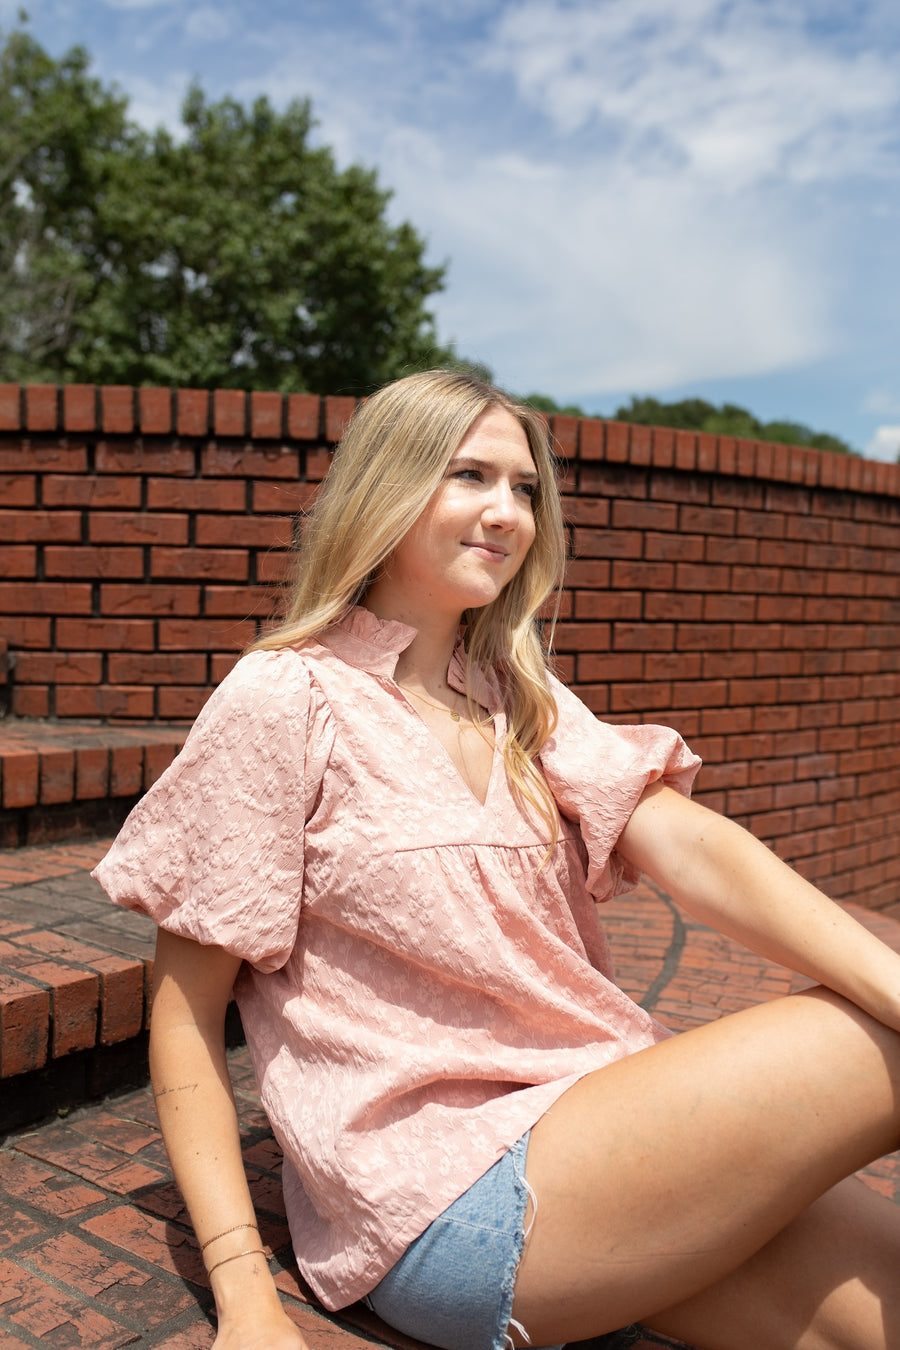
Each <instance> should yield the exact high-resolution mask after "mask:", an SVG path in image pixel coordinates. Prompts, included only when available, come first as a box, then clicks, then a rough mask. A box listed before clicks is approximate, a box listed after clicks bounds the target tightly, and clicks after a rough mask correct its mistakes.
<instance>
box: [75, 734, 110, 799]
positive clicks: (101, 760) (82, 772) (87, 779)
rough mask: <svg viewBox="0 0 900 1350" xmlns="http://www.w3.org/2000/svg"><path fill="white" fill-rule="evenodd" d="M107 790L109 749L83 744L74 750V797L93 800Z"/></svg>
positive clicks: (104, 794)
mask: <svg viewBox="0 0 900 1350" xmlns="http://www.w3.org/2000/svg"><path fill="white" fill-rule="evenodd" d="M108 790H109V751H108V750H107V749H106V747H105V746H100V745H83V746H78V748H77V749H76V751H75V799H76V801H95V800H96V799H97V798H98V797H105V796H106V794H107V792H108Z"/></svg>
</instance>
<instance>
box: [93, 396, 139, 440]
mask: <svg viewBox="0 0 900 1350" xmlns="http://www.w3.org/2000/svg"><path fill="white" fill-rule="evenodd" d="M100 425H101V429H102V430H103V431H104V432H107V433H110V434H113V435H124V436H128V435H130V434H131V432H133V431H134V390H133V389H132V388H131V387H130V386H129V385H122V384H106V385H104V386H103V387H102V388H101V390H100Z"/></svg>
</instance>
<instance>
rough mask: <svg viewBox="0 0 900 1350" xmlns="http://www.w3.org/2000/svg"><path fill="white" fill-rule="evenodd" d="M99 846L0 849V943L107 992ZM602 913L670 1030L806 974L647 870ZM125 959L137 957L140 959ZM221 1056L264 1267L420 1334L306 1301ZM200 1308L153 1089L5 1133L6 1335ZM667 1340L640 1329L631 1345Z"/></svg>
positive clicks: (185, 1320)
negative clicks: (700, 917) (60, 963)
mask: <svg viewBox="0 0 900 1350" xmlns="http://www.w3.org/2000/svg"><path fill="white" fill-rule="evenodd" d="M106 844H107V841H106V840H93V841H91V842H90V843H86V842H85V843H73V844H69V845H58V846H55V847H48V848H35V849H25V850H21V851H20V852H18V853H14V854H8V855H5V856H4V855H2V854H0V889H2V892H3V901H4V918H3V919H2V920H0V943H4V944H9V945H11V946H13V947H14V949H15V950H17V951H26V952H30V954H31V955H32V956H34V957H35V958H38V959H46V958H51V957H52V958H54V959H55V958H56V957H57V956H59V955H61V954H62V953H65V960H66V961H67V962H68V963H69V966H70V968H71V967H74V966H76V965H81V966H84V967H85V968H86V969H88V970H92V971H95V972H96V974H97V977H98V979H99V980H100V989H101V996H102V995H103V993H104V990H106V991H107V992H108V994H109V996H110V997H112V993H111V987H110V986H108V985H104V984H103V976H104V975H106V974H108V972H109V971H111V970H112V971H115V972H118V971H119V969H120V966H119V965H117V964H116V961H115V958H113V957H112V955H111V954H109V955H108V956H107V957H106V958H104V956H103V951H104V950H106V951H107V952H108V953H109V948H108V947H107V946H105V944H99V943H97V944H94V945H90V944H88V943H86V942H84V941H81V940H79V941H73V940H72V938H71V937H70V933H71V932H72V931H73V930H74V929H76V928H78V927H79V926H81V925H84V924H85V923H92V924H93V925H94V927H95V929H96V930H97V931H105V932H106V933H107V934H109V935H111V940H112V941H113V942H116V943H119V945H120V946H121V945H123V942H124V944H125V945H127V941H128V939H127V938H125V939H123V936H122V934H121V933H119V932H118V931H117V930H116V928H115V922H114V921H115V920H116V919H118V918H119V917H122V916H120V914H119V912H118V911H115V910H113V908H112V907H111V906H110V905H109V904H108V903H107V902H106V901H105V899H104V898H103V897H102V896H101V895H100V894H99V893H98V888H96V887H95V884H94V883H93V882H92V881H91V880H90V878H89V877H88V876H87V873H86V871H85V870H84V869H86V868H88V867H90V866H91V865H92V864H93V863H94V862H95V861H96V859H97V858H98V857H99V856H100V854H102V852H103V851H104V850H105V848H106ZM853 912H854V913H855V914H856V916H857V917H858V918H859V919H861V921H862V922H864V923H866V924H867V925H868V926H869V927H870V928H871V929H872V930H873V931H874V932H876V933H877V934H878V935H879V936H880V937H881V938H883V939H884V940H886V941H888V942H889V943H890V944H891V945H892V946H894V947H895V949H898V950H900V924H898V923H897V922H896V921H895V920H894V919H892V918H890V917H888V916H887V915H884V914H874V913H872V912H871V911H868V910H866V909H863V908H860V907H855V908H854V910H853ZM124 917H126V918H129V919H133V918H135V916H131V915H126V916H124ZM602 918H603V921H604V923H605V926H606V928H607V931H608V932H609V935H610V939H611V943H612V947H613V951H614V954H615V957H616V965H617V970H618V976H619V979H620V980H621V982H622V984H623V986H624V987H625V988H626V989H628V991H629V992H630V993H632V995H633V996H634V997H636V998H639V999H640V1000H641V1001H642V1002H643V1003H644V1004H645V1006H648V1007H651V1008H652V1009H653V1011H654V1012H655V1013H656V1014H657V1015H658V1016H661V1017H662V1018H663V1020H665V1021H667V1022H668V1023H669V1024H670V1025H671V1026H673V1028H675V1029H683V1028H686V1027H689V1026H692V1025H696V1024H697V1023H699V1022H704V1021H707V1020H709V1019H710V1018H712V1017H717V1016H720V1015H721V1014H722V1013H724V1012H727V1011H730V1010H732V1009H735V1008H739V1007H744V1006H747V1005H748V1004H750V1003H754V1002H757V1001H758V1000H759V999H760V998H770V997H776V996H779V995H781V994H784V993H787V992H789V991H790V990H791V989H792V988H797V987H799V986H800V984H801V983H802V981H799V980H797V979H796V978H794V977H792V976H790V975H789V974H788V973H787V972H785V971H783V970H781V969H780V968H778V967H775V966H772V965H771V964H770V963H768V962H766V961H764V960H762V959H761V958H758V957H755V956H752V955H749V954H748V953H746V952H744V951H743V949H741V948H739V947H738V946H737V945H736V944H735V943H732V942H730V941H728V940H727V939H723V938H721V937H719V936H718V935H717V934H715V933H713V932H711V931H710V930H709V929H706V928H703V927H702V926H701V925H697V924H694V923H690V922H685V921H684V920H683V919H682V918H681V917H680V916H679V915H678V913H677V912H676V910H675V907H674V905H673V904H672V902H671V901H670V900H669V898H668V897H667V896H666V895H664V894H662V893H660V892H659V891H658V889H657V888H655V887H652V886H648V885H642V886H641V887H640V888H639V889H638V890H637V891H636V892H635V893H633V894H632V895H629V896H624V897H620V898H618V899H616V900H614V901H613V902H611V903H610V904H609V905H606V906H604V907H603V910H602ZM104 924H107V925H108V927H106V929H105V930H104ZM130 941H131V942H132V943H135V944H140V943H141V942H143V943H144V944H145V950H146V946H147V945H150V943H151V942H152V931H148V930H147V926H146V925H142V932H141V933H140V934H137V933H135V934H133V935H132V937H131V939H130ZM4 950H5V948H4ZM110 960H111V961H112V965H109V964H108V963H109V961H110ZM135 963H136V964H139V963H140V962H139V959H138V958H135ZM124 964H125V966H126V967H127V965H128V962H127V961H125V963H124ZM29 969H32V970H33V969H34V966H31V967H29ZM21 1025H22V1024H21V1023H20V1029H21ZM42 1025H43V1024H42ZM0 1027H2V1024H0ZM230 1062H231V1072H232V1079H233V1083H234V1088H235V1096H236V1100H237V1103H238V1111H239V1119H240V1127H241V1138H242V1145H243V1152H244V1161H245V1166H246V1169H247V1173H248V1178H249V1181H250V1186H251V1191H252V1193H253V1197H254V1202H255V1204H256V1206H257V1209H258V1212H259V1215H260V1231H261V1235H262V1240H263V1242H264V1243H265V1245H266V1248H267V1250H269V1251H270V1252H271V1253H272V1268H273V1271H274V1272H275V1274H276V1280H277V1283H278V1286H279V1288H280V1290H281V1292H282V1294H283V1296H284V1298H285V1301H286V1305H287V1306H288V1308H289V1311H290V1314H291V1316H292V1317H293V1319H294V1320H295V1321H296V1323H297V1325H298V1326H300V1327H301V1328H302V1329H303V1330H304V1332H305V1333H306V1334H307V1335H308V1337H309V1339H310V1342H311V1343H312V1344H314V1345H318V1346H323V1347H324V1346H333V1347H335V1350H364V1347H366V1346H368V1345H372V1344H387V1345H389V1346H394V1347H396V1348H397V1350H419V1347H417V1345H416V1343H415V1342H413V1341H410V1340H408V1339H406V1338H404V1337H401V1336H398V1335H396V1334H394V1333H392V1332H390V1331H389V1330H388V1329H387V1328H385V1327H383V1326H382V1325H381V1324H380V1323H379V1322H378V1320H377V1319H376V1318H374V1317H373V1316H372V1315H371V1314H370V1313H368V1312H367V1311H366V1310H365V1309H362V1308H354V1309H351V1310H348V1313H347V1316H346V1317H342V1318H340V1319H336V1318H329V1317H326V1316H325V1315H323V1314H322V1313H321V1312H320V1311H319V1310H317V1309H316V1308H315V1306H314V1305H313V1301H312V1300H311V1298H310V1296H309V1294H308V1291H306V1289H305V1288H304V1286H303V1285H302V1282H301V1281H300V1280H299V1278H298V1275H297V1271H296V1268H295V1267H294V1265H293V1262H292V1260H291V1257H290V1252H289V1243H288V1233H287V1228H286V1224H285V1219H284V1212H283V1207H282V1204H281V1196H280V1184H279V1174H280V1167H281V1156H280V1152H279V1149H278V1146H277V1144H276V1143H275V1141H274V1139H273V1138H272V1135H271V1132H270V1131H269V1129H268V1125H267V1122H266V1120H265V1117H264V1115H263V1113H262V1111H261V1109H260V1106H259V1102H258V1098H257V1095H256V1091H255V1087H254V1081H253V1072H252V1068H251V1066H250V1064H249V1059H248V1056H247V1052H246V1050H244V1049H241V1050H239V1051H237V1052H233V1053H232V1054H231V1057H230ZM28 1081H29V1080H28V1079H19V1083H27V1082H28ZM864 1178H865V1180H866V1181H867V1183H868V1184H869V1185H871V1186H873V1187H874V1188H875V1189H877V1190H879V1191H881V1192H882V1193H883V1194H884V1195H886V1196H887V1197H888V1198H890V1199H892V1200H894V1201H896V1202H898V1203H900V1162H898V1159H897V1158H896V1156H895V1157H892V1158H889V1159H885V1160H882V1161H881V1162H879V1163H878V1164H876V1165H874V1166H873V1167H871V1168H869V1169H867V1171H866V1173H865V1174H864ZM208 1309H209V1291H208V1281H207V1280H206V1277H205V1275H204V1273H203V1267H202V1262H201V1260H200V1257H199V1253H198V1251H197V1245H196V1242H195V1241H194V1238H193V1235H192V1232H191V1229H190V1225H189V1223H188V1220H187V1215H186V1212H185V1209H184V1205H183V1203H182V1201H181V1198H180V1196H179V1194H178V1192H177V1190H176V1188H175V1186H174V1184H173V1182H172V1178H171V1174H170V1171H169V1168H168V1163H167V1160H166V1155H165V1149H164V1147H163V1144H162V1140H161V1138H160V1135H159V1131H158V1127H157V1123H156V1117H155V1112H154V1108H153V1102H152V1097H151V1094H150V1093H149V1091H148V1090H147V1089H146V1088H143V1089H141V1090H139V1091H136V1092H132V1093H130V1094H127V1095H123V1096H120V1097H118V1098H116V1099H113V1100H108V1101H106V1102H104V1103H102V1104H100V1105H95V1106H92V1107H86V1108H81V1109H79V1110H76V1111H75V1112H73V1113H72V1114H71V1115H70V1116H68V1117H67V1118H65V1119H60V1120H56V1121H54V1122H52V1123H50V1124H47V1125H44V1126H42V1127H41V1128H38V1129H31V1130H29V1131H27V1132H26V1133H24V1134H19V1135H14V1136H11V1137H10V1138H8V1140H7V1141H6V1144H5V1146H4V1147H2V1148H0V1339H2V1343H3V1345H4V1346H6V1345H9V1346H11V1347H13V1350H15V1347H17V1346H20V1345H21V1346H28V1347H36V1346H38V1345H46V1344H50V1345H54V1346H57V1347H60V1350H69V1347H72V1350H74V1347H76V1346H82V1345H87V1344H89V1345H91V1346H111V1347H112V1346H120V1345H122V1346H124V1345H134V1346H147V1347H149V1346H161V1347H167V1348H168V1350H208V1347H209V1346H210V1345H211V1344H212V1340H213V1331H212V1328H211V1325H210V1322H209V1319H208V1315H207V1314H208ZM670 1344H671V1343H670V1342H668V1341H664V1340H662V1339H661V1338H657V1337H652V1336H648V1337H647V1338H645V1339H644V1340H642V1341H641V1342H639V1343H638V1345H637V1346H636V1347H635V1350H653V1347H657V1346H660V1345H670ZM582 1350H624V1343H623V1347H619V1346H617V1344H616V1342H615V1340H612V1339H610V1338H600V1339H599V1340H597V1341H595V1342H586V1343H584V1346H583V1347H582Z"/></svg>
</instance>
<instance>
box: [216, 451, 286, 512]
mask: <svg viewBox="0 0 900 1350" xmlns="http://www.w3.org/2000/svg"><path fill="white" fill-rule="evenodd" d="M201 458H202V468H203V473H204V475H205V477H207V478H216V477H221V478H233V479H234V478H237V479H240V478H287V479H291V480H297V479H299V477H300V459H299V455H298V453H297V450H296V448H295V447H294V446H291V445H272V446H265V447H264V446H259V445H243V444H242V445H215V444H214V445H209V446H207V447H206V448H205V449H204V451H203V454H202V457H201ZM241 505H242V507H243V503H242V504H241Z"/></svg>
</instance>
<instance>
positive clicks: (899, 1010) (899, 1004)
mask: <svg viewBox="0 0 900 1350" xmlns="http://www.w3.org/2000/svg"><path fill="white" fill-rule="evenodd" d="M618 852H619V853H620V854H621V855H622V856H623V857H624V858H626V859H627V860H628V861H629V862H631V863H633V864H634V866H635V867H638V868H640V870H641V871H642V872H646V874H647V875H648V876H650V877H652V878H653V879H654V881H657V882H658V883H659V884H660V886H662V887H663V888H664V889H665V890H666V891H667V892H668V893H669V895H671V896H672V898H673V899H674V900H675V901H677V903H678V904H679V905H681V906H682V907H683V908H684V909H685V910H687V912H688V913H689V914H692V915H693V916H694V917H695V918H697V919H700V920H701V921H702V922H703V923H706V924H709V925H710V927H712V928H715V929H717V930H718V931H719V932H721V933H725V934H726V935H727V936H728V937H733V938H736V939H737V940H738V941H739V942H742V943H743V944H744V945H745V946H746V947H749V948H751V949H752V950H753V951H756V952H759V953H760V954H761V955H763V956H766V957H768V958H769V959H770V960H772V961H777V962H779V963H780V964H781V965H784V966H788V967H789V968H790V969H792V970H796V971H798V972H800V973H801V974H803V975H808V976H809V977H810V978H811V979H813V980H816V981H817V982H818V983H820V984H824V985H827V986H828V988H830V989H833V990H835V992H836V993H839V994H843V995H844V996H845V997H846V998H849V999H850V1000H851V1001H852V1002H853V1003H855V1004H856V1005H857V1006H858V1007H860V1008H862V1009H863V1010H864V1011H866V1012H868V1013H871V1015H872V1016H873V1017H876V1018H878V1020H879V1021H880V1022H883V1023H884V1024H885V1025H886V1026H889V1027H892V1028H893V1029H894V1030H896V1031H900V956H898V955H897V954H896V953H895V952H893V951H891V949H890V948H889V947H887V946H885V945H884V943H882V942H880V941H879V940H878V938H876V937H875V936H874V935H873V934H871V933H870V932H868V930H867V929H865V928H863V927H862V925H861V924H858V923H857V922H856V921H855V920H854V919H852V918H851V917H850V916H849V915H848V914H846V913H845V912H844V910H842V909H841V908H840V906H839V905H836V904H835V903H834V902H833V901H832V900H829V899H828V898H827V897H826V896H825V895H823V894H822V892H821V891H819V890H817V889H816V888H815V886H812V885H810V883H809V882H808V881H804V880H803V878H802V877H801V876H799V875H798V874H797V873H796V872H794V871H793V870H792V869H791V868H790V867H788V866H787V864H786V863H783V862H781V860H780V859H779V858H777V857H776V856H775V854H774V853H772V852H771V851H770V850H769V849H768V848H767V847H766V846H765V844H762V843H760V842H759V840H758V839H755V838H754V837H753V835H751V834H748V833H747V831H746V830H744V829H742V828H741V826H740V825H736V824H735V823H734V822H733V821H730V820H727V819H726V818H725V817H724V816H720V815H717V814H716V813H715V812H713V811H709V810H707V809H706V808H705V807H703V806H699V805H698V804H697V803H696V802H690V801H688V800H687V799H686V798H684V797H682V796H681V795H680V794H679V793H677V792H675V791H673V790H672V789H671V788H668V787H664V786H663V785H662V784H660V783H654V784H652V785H651V786H650V787H648V788H647V790H646V791H645V792H644V795H643V797H642V798H641V800H640V802H639V803H638V805H637V807H636V808H635V810H634V812H633V814H632V816H631V819H630V820H629V822H628V824H627V826H626V827H625V830H624V831H623V833H622V837H621V839H620V840H619V844H618Z"/></svg>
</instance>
